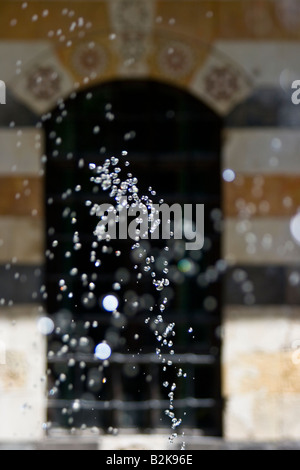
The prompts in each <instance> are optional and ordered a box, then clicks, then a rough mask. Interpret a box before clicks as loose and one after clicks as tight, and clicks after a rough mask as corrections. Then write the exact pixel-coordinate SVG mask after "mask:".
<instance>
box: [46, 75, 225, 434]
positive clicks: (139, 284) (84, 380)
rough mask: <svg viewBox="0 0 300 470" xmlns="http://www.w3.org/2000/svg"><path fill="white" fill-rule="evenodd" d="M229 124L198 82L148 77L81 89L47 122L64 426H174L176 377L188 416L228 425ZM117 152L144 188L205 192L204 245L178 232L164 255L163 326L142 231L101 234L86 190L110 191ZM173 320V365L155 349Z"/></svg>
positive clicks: (213, 429) (52, 359)
mask: <svg viewBox="0 0 300 470" xmlns="http://www.w3.org/2000/svg"><path fill="white" fill-rule="evenodd" d="M221 126H222V121H221V118H220V117H219V116H217V115H216V114H215V113H214V112H213V111H212V110H210V109H209V108H208V107H207V106H206V105H204V104H203V103H201V102H199V101H198V100H197V99H196V98H194V97H193V96H192V95H190V94H189V93H187V92H185V91H183V90H181V89H178V88H175V87H173V86H170V85H166V84H163V83H158V82H155V81H147V80H141V81H138V80H127V81H114V82H109V83H106V84H102V85H100V86H97V87H95V88H93V89H90V90H84V91H80V92H79V93H74V94H73V95H71V97H70V99H69V100H67V101H66V102H61V104H60V105H59V106H58V108H57V109H56V110H55V111H53V112H52V114H51V118H50V119H48V120H47V122H46V123H45V130H46V150H47V157H48V160H47V166H46V207H47V210H46V214H47V266H46V288H47V292H48V301H47V309H48V312H49V314H51V315H53V318H54V320H55V324H56V330H55V332H54V333H53V335H52V336H51V337H50V338H49V354H48V357H49V369H50V370H51V374H50V375H49V381H50V384H51V387H52V388H51V393H52V398H51V399H50V400H49V416H50V420H51V422H52V423H53V425H57V426H68V427H72V426H79V427H80V426H82V425H83V426H95V425H96V426H99V427H101V428H103V429H109V428H139V429H142V430H145V429H158V428H164V427H165V428H168V427H169V426H170V421H169V418H168V416H166V415H165V414H164V410H165V409H166V408H168V394H169V392H170V390H169V388H168V387H169V386H171V385H172V384H173V383H176V384H177V382H178V384H177V388H176V394H175V400H174V408H175V409H176V410H177V411H178V415H180V416H181V417H182V418H184V426H185V427H187V428H188V427H190V428H197V429H199V430H201V432H203V433H204V434H208V435H221V433H222V419H221V416H222V401H221V387H220V321H221V309H222V300H221V283H220V278H221V275H222V262H221V261H220V231H221V210H220V205H221V202H220V136H221ZM125 153H126V155H125ZM112 156H114V157H115V158H118V159H119V161H120V163H122V164H123V165H127V164H125V160H126V161H128V162H130V166H129V167H128V168H129V169H128V172H130V173H131V174H132V176H133V177H137V178H138V182H139V183H138V185H139V189H140V192H141V193H142V194H146V193H147V194H149V191H150V194H151V195H152V196H153V198H154V197H157V198H158V200H160V199H161V198H163V199H164V202H166V203H168V204H173V203H179V204H188V203H189V204H197V203H202V204H203V203H204V204H205V244H204V248H203V249H202V250H200V251H195V252H186V251H185V250H184V248H183V242H182V241H174V243H173V242H170V245H169V251H168V255H166V254H165V256H167V261H168V269H169V272H168V276H169V278H170V281H171V283H170V286H169V287H168V302H167V309H166V311H165V312H164V314H163V325H159V326H157V324H155V322H153V321H152V320H153V319H151V314H149V311H150V312H151V308H152V307H154V308H155V305H156V304H158V303H161V302H162V297H161V294H157V293H153V290H152V289H151V288H152V279H151V277H150V273H149V276H148V277H147V275H146V274H145V276H143V278H142V279H139V278H137V271H138V270H139V263H140V259H139V257H138V256H136V255H135V254H134V252H133V251H132V250H131V245H132V243H128V241H126V240H124V241H121V240H117V241H114V242H110V243H107V244H106V243H104V244H101V243H100V244H99V243H97V241H96V240H95V237H94V235H93V232H94V229H95V226H96V224H97V221H96V219H95V217H91V216H90V206H89V204H90V203H89V204H87V201H91V202H92V203H93V202H96V203H99V202H101V201H103V202H105V201H107V199H108V195H107V193H103V192H102V191H100V190H99V185H98V186H97V185H95V184H94V183H93V182H91V181H90V178H91V171H90V169H89V163H91V162H93V163H96V164H97V165H101V164H102V163H103V161H104V160H105V159H106V158H110V157H112ZM149 187H151V189H149ZM153 191H155V193H156V194H155V193H154V192H153ZM164 243H165V242H164ZM162 246H163V245H162V244H161V243H160V242H159V241H157V243H156V245H155V246H152V244H147V243H146V244H144V245H142V249H143V253H144V255H142V259H144V258H143V256H145V253H147V254H149V255H152V254H153V253H154V254H155V256H154V259H155V266H154V269H156V270H160V269H163V268H162V265H163V263H164V261H165V258H164V257H163V256H162V252H161V250H162ZM95 263H96V264H95ZM107 294H113V295H115V296H116V297H118V299H119V310H120V314H118V315H117V316H114V315H112V314H111V313H109V312H107V311H105V309H103V308H102V306H101V299H103V296H105V295H107ZM149 309H150V310H149ZM149 318H150V320H149ZM173 322H174V323H175V325H176V327H175V330H174V332H175V333H176V336H175V339H172V341H173V343H174V351H175V354H173V348H172V349H170V350H169V353H170V354H169V356H170V357H169V358H168V360H170V361H172V365H173V367H172V368H171V369H170V368H169V369H167V368H166V367H163V366H162V364H161V363H158V362H157V361H156V360H155V349H156V348H157V346H158V343H157V338H156V336H157V335H156V333H157V334H158V335H159V334H160V330H159V328H160V327H161V326H162V327H165V325H167V324H171V323H173ZM103 340H105V341H106V342H107V343H108V344H109V345H110V346H111V348H112V352H113V354H112V355H111V356H110V358H109V367H108V364H106V363H105V362H104V363H103V362H101V363H99V361H98V362H97V361H95V358H94V354H93V351H94V348H95V345H96V344H98V343H99V342H101V341H103ZM153 356H154V358H153ZM164 369H166V370H164ZM181 370H182V371H181ZM183 374H187V377H184V378H182V377H180V376H181V375H183ZM178 377H180V379H179V380H178ZM165 384H168V385H167V387H165Z"/></svg>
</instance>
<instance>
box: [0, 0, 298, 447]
mask: <svg viewBox="0 0 300 470" xmlns="http://www.w3.org/2000/svg"><path fill="white" fill-rule="evenodd" d="M299 26H300V5H299V3H298V2H297V0H288V1H287V0H285V1H281V0H278V1H264V0H251V1H248V0H245V1H243V2H241V1H234V0H232V1H200V0H199V1H197V0H191V1H190V0H184V1H178V0H177V1H175V0H174V1H172V0H170V1H165V0H153V1H151V0H108V1H98V2H95V1H94V2H90V1H82V2H78V1H51V2H50V1H32V2H31V1H28V2H23V1H6V0H3V1H2V2H1V5H0V58H1V60H0V79H1V80H4V81H5V83H6V85H7V104H6V105H2V106H1V109H0V124H1V129H0V141H1V145H0V303H1V315H0V340H1V341H2V342H4V343H5V345H6V363H5V365H1V363H0V415H1V420H0V439H1V440H9V439H12V440H38V439H41V438H42V437H43V436H44V432H45V429H46V428H47V425H46V424H45V423H47V419H48V418H47V406H46V399H45V388H46V386H45V384H46V381H47V380H46V374H45V370H46V362H47V354H46V340H45V337H44V336H43V335H41V332H40V330H38V329H37V326H36V325H37V319H38V318H39V317H40V316H41V315H43V314H44V312H45V311H44V306H43V301H44V300H45V298H46V296H45V289H44V288H43V285H44V282H43V272H44V265H45V249H46V248H45V243H46V241H45V240H46V237H45V202H44V200H45V186H44V182H45V166H44V165H45V158H44V157H43V156H44V154H45V140H46V137H45V133H44V130H43V123H44V122H45V121H46V120H47V115H48V113H50V112H51V110H52V109H53V108H55V107H56V106H57V105H58V106H59V105H61V104H62V103H63V101H64V100H65V99H67V98H68V97H69V96H70V95H71V94H72V93H74V91H76V92H79V91H84V90H85V89H89V88H92V87H95V86H98V85H101V84H104V83H109V82H110V81H114V80H122V81H123V80H130V79H134V80H154V81H157V82H161V83H164V84H168V85H172V86H175V87H177V88H179V89H181V90H184V91H186V92H188V93H189V94H191V95H192V96H193V97H195V98H196V99H197V100H199V102H201V103H203V104H205V105H206V106H207V107H208V108H210V109H211V110H212V111H213V112H214V113H215V114H216V115H217V116H219V117H220V119H221V121H222V141H221V150H220V159H221V160H220V167H221V168H220V171H221V173H220V174H221V208H222V215H223V222H222V232H221V237H222V238H221V240H222V247H221V256H220V260H221V261H222V262H223V264H222V266H223V267H224V266H225V268H224V271H225V272H224V277H223V278H222V292H223V293H222V305H221V306H220V311H221V330H220V331H221V342H222V349H221V355H220V362H221V385H220V393H221V395H222V398H223V408H222V436H223V437H224V438H225V439H227V440H245V441H247V440H258V441H268V440H286V439H294V440H297V439H298V438H299V435H300V424H299V419H298V416H299V411H300V375H299V357H298V348H299V345H300V316H299V313H300V310H299V304H300V295H299V286H300V268H299V261H300V247H299V244H300V229H299V222H298V224H297V219H295V223H294V224H291V221H292V220H293V217H294V216H295V215H296V214H297V213H298V211H299V207H300V190H299V188H300V184H299V183H300V145H299V144H300V137H299V133H298V127H299V124H300V107H297V106H296V105H294V104H292V102H291V94H292V91H291V84H292V82H293V80H296V79H300V65H299V39H300V28H299ZM199 140H201V129H199ZM204 274H205V273H204ZM210 274H211V271H210ZM207 275H208V276H209V272H208V274H207ZM198 287H199V289H201V283H200V285H198ZM3 362H4V361H3Z"/></svg>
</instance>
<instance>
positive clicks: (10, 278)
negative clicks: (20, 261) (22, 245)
mask: <svg viewBox="0 0 300 470" xmlns="http://www.w3.org/2000/svg"><path fill="white" fill-rule="evenodd" d="M43 282H44V270H43V267H41V266H23V265H22V266H21V265H5V266H3V265H1V266H0V301H1V299H4V301H5V303H4V305H7V304H8V303H9V302H10V301H12V302H13V303H14V304H23V303H24V304H26V303H36V302H41V292H40V290H41V286H42V284H43Z"/></svg>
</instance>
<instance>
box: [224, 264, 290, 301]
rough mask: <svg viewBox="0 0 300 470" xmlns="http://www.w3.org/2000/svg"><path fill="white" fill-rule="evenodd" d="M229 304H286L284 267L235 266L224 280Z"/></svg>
mask: <svg viewBox="0 0 300 470" xmlns="http://www.w3.org/2000/svg"><path fill="white" fill-rule="evenodd" d="M223 297H224V301H225V302H226V303H227V304H239V305H249V306H251V305H257V304H258V305H268V304H275V305H280V304H284V303H286V274H285V268H284V267H282V266H249V265H248V266H234V267H230V268H229V269H228V270H227V272H226V275H225V278H224V285H223Z"/></svg>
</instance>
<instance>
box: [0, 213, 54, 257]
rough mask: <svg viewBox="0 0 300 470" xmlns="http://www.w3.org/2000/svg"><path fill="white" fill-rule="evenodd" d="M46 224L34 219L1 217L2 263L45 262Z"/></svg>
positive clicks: (0, 250) (0, 244)
mask: <svg viewBox="0 0 300 470" xmlns="http://www.w3.org/2000/svg"><path fill="white" fill-rule="evenodd" d="M44 230H45V229H44V223H43V221H42V219H38V218H32V217H5V216H3V217H0V263H6V262H11V260H12V259H15V260H16V261H17V262H18V263H19V264H42V263H43V261H44Z"/></svg>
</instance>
